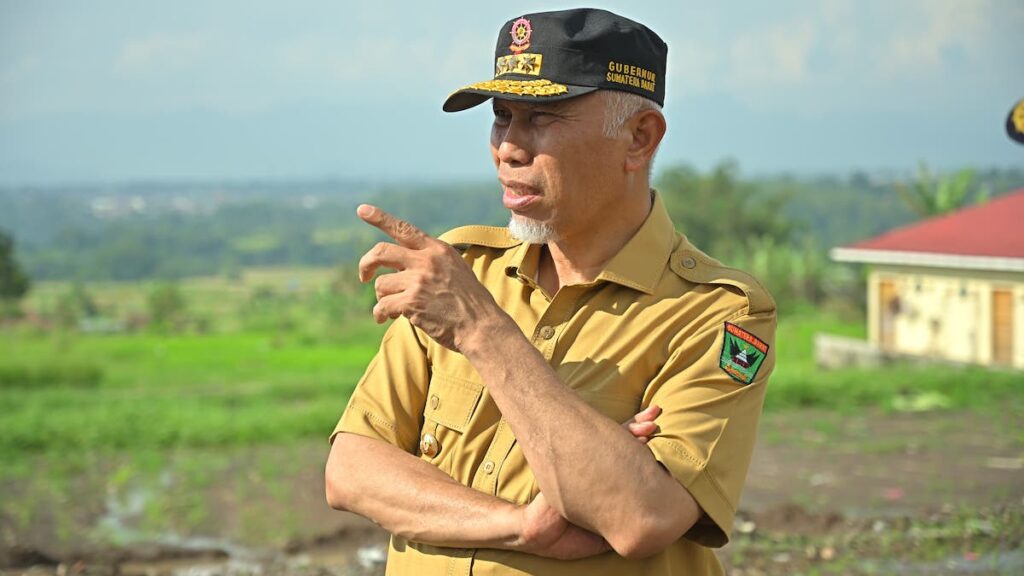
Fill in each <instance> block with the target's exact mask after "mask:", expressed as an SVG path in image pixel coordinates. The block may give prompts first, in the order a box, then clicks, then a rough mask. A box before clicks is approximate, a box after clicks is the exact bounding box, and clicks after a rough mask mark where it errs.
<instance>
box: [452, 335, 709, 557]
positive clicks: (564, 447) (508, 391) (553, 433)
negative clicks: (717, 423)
mask: <svg viewBox="0 0 1024 576" xmlns="http://www.w3.org/2000/svg"><path fill="white" fill-rule="evenodd" d="M506 319H507V320H506ZM481 328H482V329H481V331H480V332H479V333H474V335H473V336H471V337H469V338H467V339H466V340H465V341H463V342H462V345H461V348H460V349H461V350H462V351H463V353H464V354H465V355H466V357H467V358H468V359H469V360H470V362H471V363H472V364H473V367H474V368H476V370H477V372H478V373H479V374H480V376H481V378H482V379H483V380H484V382H486V383H487V386H488V391H489V392H490V394H491V396H492V397H493V398H494V401H495V403H496V404H497V405H498V407H499V408H500V410H501V413H502V415H503V417H504V418H505V420H506V421H508V423H509V426H510V427H511V428H512V430H513V432H515V435H516V440H517V442H518V443H519V445H520V446H521V447H522V449H523V453H524V455H525V456H526V460H527V461H528V462H529V463H530V467H531V469H532V470H533V473H534V475H535V476H536V477H537V483H538V484H539V485H540V488H541V491H542V492H543V493H544V494H545V495H546V496H547V498H548V500H549V501H550V502H551V504H552V506H553V507H554V508H555V509H556V510H558V511H559V512H560V513H562V514H563V515H564V516H565V517H566V518H567V519H568V520H569V521H570V522H572V523H574V524H578V525H580V526H583V527H585V528H587V529H589V530H593V531H595V532H597V533H598V534H601V535H602V536H604V538H605V539H606V540H608V542H609V544H611V546H612V547H613V548H614V549H615V551H616V552H618V553H619V554H620V555H622V556H625V557H627V558H642V557H646V556H649V555H651V554H653V553H656V552H659V551H661V550H662V549H664V548H665V547H666V546H668V545H669V544H671V543H672V542H674V541H675V540H677V539H678V538H679V537H681V536H682V535H683V534H684V533H686V531H687V530H689V529H690V527H692V526H693V524H694V523H695V522H696V521H697V520H698V519H699V517H700V508H699V507H698V505H697V503H696V501H695V500H694V499H693V497H692V496H691V495H690V494H689V492H687V491H686V489H685V488H683V486H682V485H681V484H680V483H679V482H678V481H677V480H676V479H675V478H673V477H672V476H671V475H670V474H668V473H667V472H666V470H665V469H664V468H662V466H661V465H660V464H659V463H658V462H657V460H655V458H654V456H653V454H652V453H651V452H650V450H648V449H647V447H645V446H644V445H643V444H640V443H637V442H636V441H635V440H633V439H632V437H631V436H630V434H629V433H628V432H627V431H625V430H623V429H622V427H620V426H618V425H617V424H616V423H615V422H613V421H612V420H611V419H609V418H608V417H606V416H604V415H603V414H601V413H600V412H598V411H597V410H595V409H594V408H593V407H591V406H590V405H588V404H587V403H586V402H584V401H583V400H582V399H581V398H580V397H579V396H578V395H577V394H576V393H575V392H573V391H572V390H571V389H570V388H568V387H567V386H565V384H564V383H562V381H561V380H560V379H559V378H558V375H557V374H555V372H554V371H553V370H552V369H551V367H550V366H549V365H548V363H547V361H546V360H545V359H544V357H543V356H541V354H540V353H539V352H538V351H537V349H536V348H534V347H533V345H532V344H531V343H530V342H529V341H527V340H526V338H525V337H524V336H523V334H522V332H521V331H520V330H519V328H518V326H516V325H515V323H514V322H512V320H511V319H510V318H508V317H507V316H505V318H501V316H496V317H495V318H494V319H493V322H491V323H487V324H486V325H484V326H481ZM499 347H500V349H498V348H499Z"/></svg>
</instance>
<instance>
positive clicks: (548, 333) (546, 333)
mask: <svg viewBox="0 0 1024 576" xmlns="http://www.w3.org/2000/svg"><path fill="white" fill-rule="evenodd" d="M554 335H555V329H554V328H552V327H551V326H545V327H543V328H541V329H540V337H541V338H543V339H545V340H551V337H552V336H554Z"/></svg>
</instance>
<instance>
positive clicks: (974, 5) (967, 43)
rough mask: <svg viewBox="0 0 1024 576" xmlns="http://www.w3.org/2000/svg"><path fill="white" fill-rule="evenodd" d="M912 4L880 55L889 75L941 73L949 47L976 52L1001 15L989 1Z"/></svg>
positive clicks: (947, 0)
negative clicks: (993, 19) (994, 19)
mask: <svg viewBox="0 0 1024 576" xmlns="http://www.w3.org/2000/svg"><path fill="white" fill-rule="evenodd" d="M912 6H913V7H914V8H913V9H912V10H910V12H909V13H905V14H903V18H902V19H901V21H899V22H898V27H897V28H896V29H895V30H892V31H891V34H890V37H889V38H886V39H885V42H884V43H882V44H881V46H882V49H881V51H880V53H878V54H877V56H878V58H879V61H878V63H879V65H880V71H881V72H882V73H884V74H886V75H887V76H898V75H905V74H910V75H915V76H916V75H923V74H927V75H931V74H935V73H939V72H942V71H943V69H944V66H945V62H944V59H943V54H944V53H945V52H947V51H948V50H950V49H957V50H960V51H962V52H963V53H964V54H967V55H968V56H972V55H974V54H976V53H977V49H976V47H977V41H978V39H980V38H983V37H984V36H985V35H986V34H987V32H988V30H989V28H990V25H991V19H992V18H997V17H998V14H996V13H995V11H994V10H993V6H992V3H991V2H988V1H987V0H943V1H936V0H917V1H916V2H914V3H913V4H912Z"/></svg>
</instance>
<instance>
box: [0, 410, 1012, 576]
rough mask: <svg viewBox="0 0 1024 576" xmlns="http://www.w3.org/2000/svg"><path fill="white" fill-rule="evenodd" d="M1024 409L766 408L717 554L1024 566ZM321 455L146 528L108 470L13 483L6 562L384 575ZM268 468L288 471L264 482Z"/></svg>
mask: <svg viewBox="0 0 1024 576" xmlns="http://www.w3.org/2000/svg"><path fill="white" fill-rule="evenodd" d="M1021 416H1022V415H1021V414H996V415H993V414H976V413H967V412H931V413H909V414H907V413H896V414H878V413H876V414H868V415H864V414H860V415H850V416H844V415H838V414H831V413H822V412H813V411H803V412H791V413H787V414H771V415H768V416H766V417H765V419H764V421H763V422H762V426H761V432H760V437H759V441H758V445H757V449H756V452H755V455H754V461H753V464H752V467H751V470H750V473H749V476H748V483H747V487H746V490H745V493H744V498H743V502H742V505H741V507H740V512H739V513H738V515H737V522H736V528H735V531H734V533H733V538H732V541H731V542H730V544H729V545H727V546H726V547H725V548H723V549H721V550H719V551H718V554H719V557H720V558H721V559H722V561H723V563H724V564H725V565H726V570H727V573H728V574H730V575H732V576H758V575H768V574H894V573H899V574H1021V573H1024V552H1022V549H1024V544H1022V543H1024V433H1022V427H1021V422H1022V421H1024V419H1022V417H1021ZM325 455H326V444H325V443H324V442H323V441H315V442H314V441H311V442H309V443H304V444H302V445H300V446H290V447H278V448H266V449H261V450H260V458H259V459H258V460H257V459H255V458H253V457H252V454H248V453H246V452H234V453H232V454H230V455H226V456H225V458H226V460H225V462H224V465H223V466H222V467H220V468H219V471H218V473H217V474H214V475H213V477H211V478H207V479H206V481H205V482H204V484H203V486H204V487H203V489H202V495H201V496H202V503H203V506H204V507H205V508H203V509H204V510H206V512H205V513H204V514H202V515H200V516H196V518H194V519H193V520H194V521H193V522H191V523H184V524H181V523H179V524H175V522H174V518H173V514H174V511H173V510H172V511H171V514H172V518H171V519H170V520H165V521H164V524H166V525H178V526H187V529H176V530H166V531H164V532H161V533H154V532H152V531H148V532H147V531H143V530H141V529H139V528H137V526H138V525H140V524H143V523H144V522H142V520H140V518H141V517H142V516H144V514H142V513H141V512H139V510H141V509H142V508H139V507H135V508H133V507H132V506H131V504H132V503H133V502H135V501H136V500H139V499H143V500H144V498H143V497H141V496H140V497H139V498H134V497H133V496H132V494H131V493H130V491H127V488H123V489H122V490H121V492H118V491H117V490H112V489H111V488H110V481H109V474H110V472H109V470H97V471H95V472H94V473H93V474H91V475H89V474H87V475H85V476H84V477H83V478H82V479H81V482H80V483H78V484H77V486H78V487H77V488H76V489H75V491H73V492H72V493H71V494H67V495H65V496H64V497H62V498H56V499H55V501H53V502H43V503H42V504H41V505H39V506H35V507H33V508H32V516H31V517H30V518H27V519H26V518H24V516H25V514H24V513H23V512H19V510H21V508H19V507H18V506H17V505H16V504H15V503H16V502H18V501H19V500H20V501H25V499H27V498H30V497H32V494H34V493H35V492H34V491H33V482H35V481H36V480H37V479H35V478H31V477H30V478H27V479H25V480H21V481H9V482H8V485H7V486H3V487H2V488H3V493H4V496H3V498H4V500H5V501H6V502H5V503H4V504H2V505H0V575H14V574H33V575H36V574H38V575H44V574H45V575H52V574H59V575H71V574H91V575H100V574H102V575H118V576H136V575H138V576H163V575H168V576H169V575H175V576H178V575H180V576H185V575H193V576H221V575H224V576H226V575H242V574H267V575H270V574H275V575H276V574H282V575H295V576H298V575H339V576H340V575H365V574H382V573H383V563H382V562H383V559H384V546H385V544H386V541H387V535H386V534H384V533H383V532H382V531H381V530H379V529H378V528H377V527H376V526H374V525H373V524H371V523H369V522H367V521H365V520H363V519H361V518H358V517H354V516H351V515H348V514H342V513H337V512H333V511H331V510H329V509H328V508H327V507H326V505H325V504H324V499H323V480H322V473H321V471H322V465H323V459H324V457H325ZM268 469H274V470H276V471H277V473H278V477H280V476H283V479H280V480H278V481H274V482H263V481H261V478H263V477H265V476H267V471H268ZM282 471H283V472H282ZM92 476H95V477H92ZM129 484H130V483H129ZM129 484H125V486H127V485H129ZM163 486H164V488H162V490H166V491H167V492H168V493H169V494H172V495H173V494H174V490H176V488H175V486H174V483H173V482H167V483H166V484H165V485H163ZM185 496H187V495H183V496H182V497H183V498H184V497H185ZM174 501H176V499H175V500H174ZM126 502H127V504H126ZM143 508H144V507H143ZM179 512H180V513H181V514H182V515H184V514H186V512H187V510H186V511H179ZM19 514H21V516H22V517H21V518H19V517H18V515H19ZM69 517H70V518H71V520H68V518H69ZM100 525H102V526H105V527H106V531H105V532H103V533H104V534H107V535H110V534H111V533H115V535H116V536H117V537H116V538H109V539H108V540H109V541H112V542H117V544H111V543H109V542H107V543H104V542H103V540H102V539H97V538H96V537H95V534H97V532H96V526H100ZM111 527H113V528H114V529H116V530H113V529H112V528H111Z"/></svg>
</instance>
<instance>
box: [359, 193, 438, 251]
mask: <svg viewBox="0 0 1024 576" xmlns="http://www.w3.org/2000/svg"><path fill="white" fill-rule="evenodd" d="M356 214H357V215H358V216H359V217H360V218H362V219H363V221H364V222H366V223H367V224H370V225H371V226H374V227H376V228H378V229H379V230H380V231H381V232H383V233H385V234H387V235H388V236H391V237H392V238H394V239H395V240H396V241H397V242H398V243H399V244H401V245H402V246H405V247H406V248H423V247H424V246H426V244H427V241H428V240H429V239H430V236H429V235H427V233H426V232H424V231H422V230H420V229H419V228H417V227H415V226H413V225H412V224H410V223H408V222H406V221H405V220H402V219H401V218H396V217H395V216H392V215H391V214H388V213H387V212H385V211H383V210H381V209H380V208H377V207H376V206H371V205H369V204H360V205H359V208H357V209H356Z"/></svg>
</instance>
